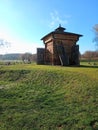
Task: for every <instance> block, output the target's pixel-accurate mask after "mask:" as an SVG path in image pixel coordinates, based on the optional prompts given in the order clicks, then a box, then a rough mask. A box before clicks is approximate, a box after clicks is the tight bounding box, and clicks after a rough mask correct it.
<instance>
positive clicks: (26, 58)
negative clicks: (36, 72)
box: [21, 53, 32, 63]
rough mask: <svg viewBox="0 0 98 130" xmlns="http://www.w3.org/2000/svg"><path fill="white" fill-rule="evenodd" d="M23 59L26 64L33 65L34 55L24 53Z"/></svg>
mask: <svg viewBox="0 0 98 130" xmlns="http://www.w3.org/2000/svg"><path fill="white" fill-rule="evenodd" d="M21 58H22V61H23V62H24V63H31V61H32V54H31V53H24V54H23V55H22V56H21Z"/></svg>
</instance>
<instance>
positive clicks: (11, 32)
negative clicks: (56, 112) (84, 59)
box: [0, 0, 98, 54]
mask: <svg viewBox="0 0 98 130" xmlns="http://www.w3.org/2000/svg"><path fill="white" fill-rule="evenodd" d="M97 13H98V0H0V39H4V40H5V41H8V42H10V43H11V44H10V45H8V46H5V47H0V54H4V53H18V52H19V53H24V52H30V53H36V48H37V47H44V45H43V42H42V41H41V40H40V39H41V38H42V37H43V36H44V35H46V34H47V33H49V32H51V31H54V29H55V28H57V27H58V26H59V24H61V26H63V27H65V28H66V29H67V30H66V31H68V32H73V33H79V34H82V35H83V37H81V38H80V40H79V41H78V43H77V44H79V46H80V52H81V53H84V52H85V51H86V50H95V49H96V48H95V43H94V42H93V38H94V32H93V29H92V28H93V26H94V25H95V24H98V16H97Z"/></svg>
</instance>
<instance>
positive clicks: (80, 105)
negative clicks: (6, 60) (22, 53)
mask: <svg viewBox="0 0 98 130" xmlns="http://www.w3.org/2000/svg"><path fill="white" fill-rule="evenodd" d="M83 64H84V63H82V65H81V66H80V67H61V66H45V65H33V64H16V65H8V66H7V65H1V66H0V130H98V66H97V65H96V66H91V65H87V64H85V66H84V65H83Z"/></svg>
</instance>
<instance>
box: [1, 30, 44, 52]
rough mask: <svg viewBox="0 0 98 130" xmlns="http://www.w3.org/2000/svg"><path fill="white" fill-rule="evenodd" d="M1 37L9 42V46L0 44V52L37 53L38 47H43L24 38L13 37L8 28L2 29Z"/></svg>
mask: <svg viewBox="0 0 98 130" xmlns="http://www.w3.org/2000/svg"><path fill="white" fill-rule="evenodd" d="M0 39H3V40H4V41H7V42H9V43H10V44H9V45H8V46H0V54H5V53H25V52H30V53H33V54H34V53H36V49H37V48H38V47H43V46H42V45H40V44H38V43H36V42H33V41H32V42H26V41H24V40H21V39H18V38H17V37H12V36H11V35H10V33H9V32H8V31H7V30H4V29H3V30H2V31H1V30H0Z"/></svg>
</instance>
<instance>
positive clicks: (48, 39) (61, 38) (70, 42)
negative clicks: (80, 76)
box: [42, 27, 82, 66]
mask: <svg viewBox="0 0 98 130" xmlns="http://www.w3.org/2000/svg"><path fill="white" fill-rule="evenodd" d="M80 36H82V35H80V34H75V33H69V32H64V28H62V27H59V28H57V29H56V30H55V31H53V32H51V33H49V34H48V35H46V36H44V37H43V38H42V40H43V42H44V44H45V50H44V63H45V64H51V65H64V66H65V65H79V46H78V45H76V42H77V41H78V40H79V37H80Z"/></svg>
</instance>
